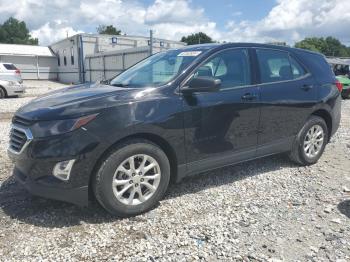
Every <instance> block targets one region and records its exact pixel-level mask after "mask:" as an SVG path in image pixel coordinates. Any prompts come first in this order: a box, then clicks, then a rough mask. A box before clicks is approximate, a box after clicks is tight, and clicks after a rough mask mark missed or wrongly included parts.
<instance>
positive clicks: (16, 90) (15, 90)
mask: <svg viewBox="0 0 350 262" xmlns="http://www.w3.org/2000/svg"><path fill="white" fill-rule="evenodd" d="M6 92H7V95H8V96H20V95H23V94H24V93H25V86H24V85H22V84H16V85H12V86H9V87H7V88H6Z"/></svg>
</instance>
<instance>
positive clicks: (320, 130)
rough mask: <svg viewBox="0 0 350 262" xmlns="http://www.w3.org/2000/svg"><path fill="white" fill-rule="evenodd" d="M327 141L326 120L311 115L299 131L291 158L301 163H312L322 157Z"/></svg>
mask: <svg viewBox="0 0 350 262" xmlns="http://www.w3.org/2000/svg"><path fill="white" fill-rule="evenodd" d="M327 142H328V128H327V124H326V122H325V121H324V119H323V118H321V117H319V116H311V117H310V118H309V119H308V121H307V122H306V123H305V125H304V126H303V128H302V129H301V130H300V132H299V133H298V135H297V137H296V140H295V142H294V145H293V148H292V150H291V153H290V158H291V160H292V161H294V162H296V163H297V164H300V165H312V164H314V163H316V162H317V161H318V160H319V158H320V157H321V155H322V153H323V151H324V149H325V146H326V144H327Z"/></svg>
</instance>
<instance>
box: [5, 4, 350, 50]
mask: <svg viewBox="0 0 350 262" xmlns="http://www.w3.org/2000/svg"><path fill="white" fill-rule="evenodd" d="M10 16H13V17H15V18H17V19H20V20H23V21H25V22H26V24H27V26H28V28H29V30H30V32H31V34H32V36H33V37H37V38H39V44H40V45H49V44H50V43H54V42H56V41H58V40H60V39H62V38H65V37H66V35H67V34H68V35H69V36H71V35H74V34H76V33H80V32H85V33H96V28H97V26H98V25H100V24H104V25H109V24H113V25H114V26H116V27H117V28H118V29H120V30H122V32H123V33H125V34H129V35H148V32H149V30H150V29H152V30H153V31H154V35H155V37H159V38H166V39H171V40H180V39H181V37H182V36H184V35H189V34H192V33H196V32H199V31H202V32H204V33H206V34H208V35H209V36H211V37H212V38H213V39H214V40H216V41H227V42H259V43H264V42H273V41H282V42H287V43H288V44H291V45H292V44H294V43H295V42H296V41H300V40H302V39H303V38H305V37H310V36H317V37H320V36H334V37H336V38H338V39H340V40H341V41H342V42H343V43H345V44H347V45H350V1H349V0H243V1H242V0H50V1H47V0H15V1H14V0H0V23H3V22H4V21H5V20H6V19H7V18H9V17H10Z"/></svg>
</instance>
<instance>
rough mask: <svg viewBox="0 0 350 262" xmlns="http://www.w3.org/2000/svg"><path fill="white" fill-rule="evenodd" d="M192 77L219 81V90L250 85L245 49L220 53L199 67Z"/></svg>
mask: <svg viewBox="0 0 350 262" xmlns="http://www.w3.org/2000/svg"><path fill="white" fill-rule="evenodd" d="M194 77H213V78H216V79H220V80H221V89H227V88H232V87H238V86H246V85H251V84H252V82H251V74H250V64H249V56H248V52H247V50H246V49H230V50H226V51H223V52H220V53H218V54H217V55H215V56H214V57H212V58H210V59H209V60H208V61H207V62H205V63H204V64H203V65H202V66H200V67H199V68H198V69H197V71H196V72H195V73H194Z"/></svg>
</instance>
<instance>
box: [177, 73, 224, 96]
mask: <svg viewBox="0 0 350 262" xmlns="http://www.w3.org/2000/svg"><path fill="white" fill-rule="evenodd" d="M220 85H221V80H220V79H215V78H212V77H204V76H202V77H194V78H192V79H191V80H190V81H189V82H188V83H187V85H186V86H184V87H183V88H182V92H184V93H193V92H215V91H218V90H219V89H220Z"/></svg>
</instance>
